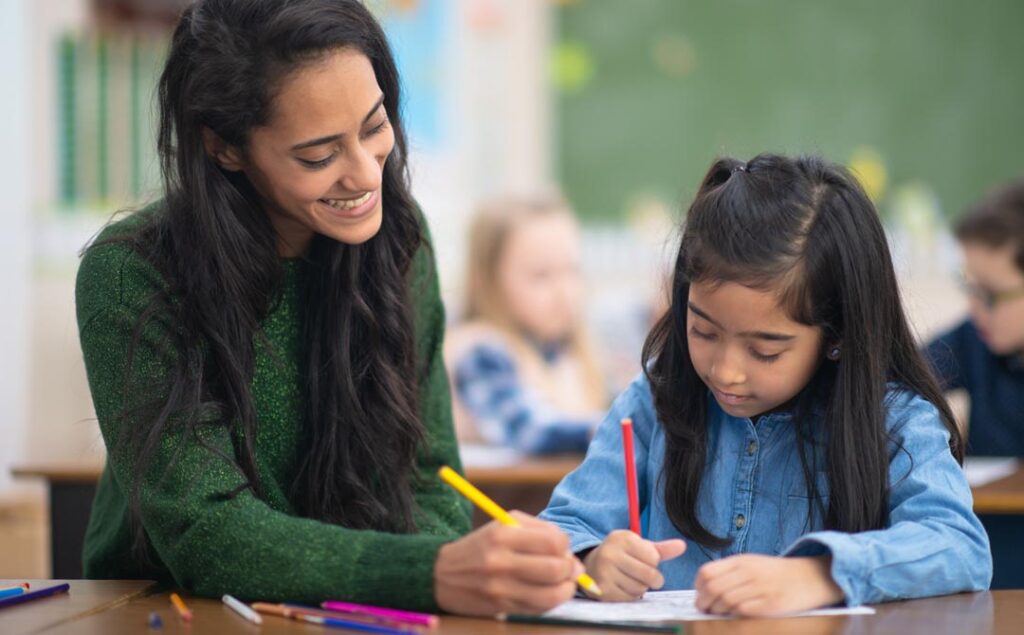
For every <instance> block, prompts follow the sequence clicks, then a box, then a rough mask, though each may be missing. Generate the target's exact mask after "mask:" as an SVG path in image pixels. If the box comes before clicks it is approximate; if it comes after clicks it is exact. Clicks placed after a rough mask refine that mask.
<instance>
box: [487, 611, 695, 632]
mask: <svg viewBox="0 0 1024 635" xmlns="http://www.w3.org/2000/svg"><path fill="white" fill-rule="evenodd" d="M502 619H504V620H505V621H506V622H511V623H515V624H546V625H550V626H580V627H583V628H594V629H597V628H603V629H608V630H613V631H642V632H647V633H682V632H683V627H682V626H672V625H662V624H644V623H643V622H591V621H589V620H570V619H565V618H563V617H544V616H543V615H506V616H504V617H503V618H502Z"/></svg>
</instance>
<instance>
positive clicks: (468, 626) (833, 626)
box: [0, 581, 1024, 635]
mask: <svg viewBox="0 0 1024 635" xmlns="http://www.w3.org/2000/svg"><path fill="white" fill-rule="evenodd" d="M112 584H113V585H117V584H124V583H110V582H105V581H81V582H78V583H76V586H75V588H74V589H73V590H72V593H73V595H79V596H84V595H86V594H88V593H91V594H93V596H96V595H99V594H104V593H105V594H107V595H113V594H114V593H113V592H111V591H106V590H104V587H107V586H109V585H112ZM168 597H169V594H168V593H166V592H160V593H154V594H149V595H145V594H137V595H136V596H135V597H133V598H131V599H130V600H129V601H126V602H122V603H120V604H119V605H116V606H109V607H105V608H104V609H103V610H96V611H94V612H92V614H90V615H81V616H78V617H76V618H75V619H73V620H71V621H65V622H62V623H53V622H45V621H44V622H39V623H43V624H44V627H43V628H44V629H45V630H43V631H41V632H45V633H47V634H51V633H68V634H70V633H76V634H81V635H89V634H92V633H96V634H101V633H102V634H104V635H107V634H113V635H117V634H119V633H139V632H144V631H145V629H146V623H147V619H148V616H149V613H150V612H151V611H156V612H157V613H159V614H160V617H161V619H162V620H163V629H162V630H161V631H160V632H162V633H167V634H168V635H170V634H173V633H188V634H190V635H191V634H195V635H199V634H201V633H231V632H237V633H263V634H268V635H269V634H277V633H282V634H284V633H335V632H337V633H341V632H345V631H342V630H338V629H330V628H322V627H318V626H315V625H310V624H303V623H299V622H294V621H291V620H285V619H282V618H277V617H272V616H266V617H265V618H264V623H263V625H262V626H256V625H254V624H250V623H248V622H246V621H245V620H243V619H241V618H240V617H239V616H237V615H236V614H234V613H233V612H231V611H230V610H229V609H228V608H227V607H225V606H223V605H222V604H221V603H220V602H219V601H216V600H208V599H196V598H190V597H187V596H186V598H185V601H186V602H187V603H188V605H189V608H190V609H192V613H193V615H194V617H193V620H192V623H191V624H190V625H188V624H185V623H184V622H182V621H181V620H180V619H179V618H178V616H177V614H176V613H175V612H174V610H173V609H172V608H171V605H170V601H169V599H168ZM45 602H46V601H40V602H37V603H34V604H33V605H30V607H29V608H28V610H27V611H25V613H26V614H29V613H35V614H43V615H46V614H49V613H50V609H49V608H48V607H47V606H46V604H45ZM876 610H877V611H878V613H877V614H876V615H853V616H837V617H818V618H796V619H775V620H729V621H712V622H689V623H687V627H686V633H687V635H748V634H754V633H758V634H761V633H767V634H769V635H771V634H774V633H787V634H789V633H836V634H839V633H842V634H852V633H857V634H863V635H873V634H875V633H927V634H928V635H944V634H946V633H950V634H953V633H955V634H957V635H960V634H961V633H972V634H978V635H986V634H991V635H1010V634H1011V633H1014V634H1016V633H1019V632H1020V624H1021V622H1022V620H1024V591H992V592H989V593H971V594H961V595H952V596H947V597H941V598H929V599H925V600H915V601H912V602H897V603H891V604H882V605H878V606H877V607H876ZM4 617H5V616H4V614H3V613H0V628H3V630H4V632H5V633H6V632H9V631H8V629H7V628H6V627H7V623H6V622H5V621H4ZM45 624H49V626H45ZM14 632H21V631H14ZM424 632H429V633H430V635H525V634H527V633H550V634H551V635H605V634H609V635H610V634H612V633H616V632H618V633H623V634H628V633H629V632H628V631H608V630H598V629H585V628H582V629H581V628H555V627H538V626H529V625H514V624H504V623H501V622H497V621H494V620H486V619H471V618H462V617H444V618H442V620H441V625H440V626H439V627H438V628H437V629H435V630H433V631H424Z"/></svg>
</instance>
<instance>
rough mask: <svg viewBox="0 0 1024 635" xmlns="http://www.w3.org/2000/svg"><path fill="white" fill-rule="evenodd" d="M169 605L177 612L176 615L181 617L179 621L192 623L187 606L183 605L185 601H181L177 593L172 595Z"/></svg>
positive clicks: (190, 613)
mask: <svg viewBox="0 0 1024 635" xmlns="http://www.w3.org/2000/svg"><path fill="white" fill-rule="evenodd" d="M171 604H173V605H174V609H175V610H176V611H178V615H180V616H181V619H183V620H185V621H186V622H191V621H192V611H190V610H189V608H188V606H187V605H186V604H185V601H184V600H182V599H181V596H180V595H178V594H177V593H172V594H171Z"/></svg>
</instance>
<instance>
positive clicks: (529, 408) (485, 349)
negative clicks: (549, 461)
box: [452, 342, 600, 454]
mask: <svg viewBox="0 0 1024 635" xmlns="http://www.w3.org/2000/svg"><path fill="white" fill-rule="evenodd" d="M452 374H453V383H454V387H455V394H456V396H457V397H458V399H459V400H460V401H461V402H462V405H463V407H464V408H465V409H466V411H467V412H468V413H469V415H470V417H471V418H472V419H473V422H474V423H475V424H476V427H477V430H478V431H479V432H480V435H481V436H482V437H483V438H484V439H485V440H486V441H487V442H488V443H491V444H493V445H503V446H507V447H512V448H515V449H517V450H519V451H521V452H525V453H529V454H553V453H558V452H583V451H585V450H586V449H587V445H588V444H589V442H590V437H591V434H592V433H593V430H594V429H595V428H596V427H597V423H598V422H599V421H600V413H595V414H594V416H593V417H583V416H580V415H573V414H569V413H567V412H564V411H562V410H559V409H558V408H556V407H555V406H553V405H552V404H551V403H549V402H548V401H547V400H546V399H545V398H544V397H543V396H542V395H540V394H539V393H538V391H536V390H533V389H531V387H530V386H527V385H525V384H524V383H523V382H522V379H521V378H520V377H519V375H518V373H517V372H516V365H515V360H514V359H513V358H512V355H511V354H510V353H509V351H508V350H507V349H506V348H505V347H504V346H502V345H501V344H499V343H496V342H483V343H479V344H477V345H475V346H473V347H472V348H470V349H469V350H468V351H467V352H466V353H465V354H463V355H462V356H461V357H460V358H459V359H457V360H456V361H455V363H454V368H453V373H452Z"/></svg>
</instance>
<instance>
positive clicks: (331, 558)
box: [76, 211, 470, 610]
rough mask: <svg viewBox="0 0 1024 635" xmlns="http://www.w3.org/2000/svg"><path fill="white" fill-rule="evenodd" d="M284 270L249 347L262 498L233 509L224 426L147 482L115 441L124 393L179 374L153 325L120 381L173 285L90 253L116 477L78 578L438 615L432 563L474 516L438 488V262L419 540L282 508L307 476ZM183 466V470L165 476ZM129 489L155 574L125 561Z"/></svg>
mask: <svg viewBox="0 0 1024 635" xmlns="http://www.w3.org/2000/svg"><path fill="white" fill-rule="evenodd" d="M149 213H158V212H153V211H144V212H140V213H136V214H134V215H132V216H129V217H127V218H125V219H123V220H121V221H119V222H116V223H114V224H112V225H110V226H109V227H107V229H105V230H104V231H103V233H102V234H101V235H100V240H105V239H108V238H111V237H114V236H119V235H122V234H124V233H127V232H130V231H132V230H133V229H135V228H137V227H138V226H139V224H140V222H142V221H141V220H140V219H142V218H144V215H145V214H149ZM283 264H284V268H285V276H284V283H283V287H282V292H281V297H280V301H279V302H277V303H275V304H274V307H273V308H272V309H271V312H270V314H269V315H268V316H267V317H266V319H265V320H264V321H263V323H262V331H263V335H265V340H264V339H263V338H256V341H257V345H256V351H257V353H256V354H257V356H256V366H255V371H254V376H253V381H252V393H253V398H254V401H255V406H256V410H257V432H256V457H257V469H258V470H259V474H260V478H261V480H262V485H263V489H264V493H263V495H262V498H257V497H256V496H254V495H253V494H252V493H251V491H250V490H245V491H244V492H243V493H242V494H240V495H237V496H234V497H232V496H230V495H229V493H231V492H233V491H235V490H236V488H238V486H239V485H241V484H242V483H243V482H244V479H243V477H242V476H241V475H240V472H239V470H238V469H237V468H236V467H235V466H234V465H233V464H232V462H230V461H228V460H226V459H224V458H222V457H220V456H218V453H217V452H216V451H212V450H211V449H210V448H213V449H215V450H217V451H219V452H222V453H223V454H224V455H226V456H228V457H231V456H234V445H233V443H232V439H231V437H230V435H229V434H228V432H227V430H226V428H225V427H223V426H201V430H202V431H201V432H200V433H198V435H197V436H201V439H197V438H194V437H193V438H186V437H185V436H184V435H181V434H179V433H168V434H167V435H166V436H165V438H163V440H162V442H161V444H160V447H159V448H158V450H157V452H156V455H155V458H154V461H153V462H152V464H151V466H150V467H149V468H148V469H147V470H146V472H145V473H142V474H140V473H139V471H138V469H137V466H136V459H137V457H135V456H134V455H133V454H132V453H131V452H130V451H129V449H128V447H127V446H126V444H125V443H124V442H123V440H122V439H123V435H122V428H123V426H124V425H127V424H124V423H122V421H123V418H121V417H120V416H119V415H120V413H122V412H123V411H124V406H125V405H126V404H125V403H124V399H125V390H124V388H125V381H126V379H127V380H128V381H129V385H131V386H139V385H146V384H148V385H154V383H156V382H154V381H153V380H157V379H159V378H161V377H166V376H167V374H168V373H169V371H170V369H171V368H172V367H173V359H172V358H169V354H168V352H167V350H166V347H164V346H162V344H163V343H164V342H166V340H167V334H166V332H165V331H166V323H165V321H163V322H162V321H160V320H150V321H149V322H148V323H147V327H146V329H145V330H144V332H143V337H142V340H141V341H140V344H139V347H138V350H137V352H136V357H135V360H134V364H133V366H132V371H131V372H132V376H131V377H126V374H125V373H126V369H127V359H126V351H127V350H128V348H129V344H130V342H131V338H132V334H133V328H134V326H135V323H136V320H137V319H138V318H139V316H140V314H141V313H142V311H143V310H144V308H145V307H146V306H147V304H148V302H149V299H150V297H151V296H152V294H153V293H154V292H156V291H158V290H160V289H162V288H163V287H164V285H165V281H164V280H163V279H162V278H161V276H160V275H159V274H158V273H157V271H156V270H155V268H154V267H152V266H151V265H150V264H149V263H148V262H147V261H146V260H145V259H144V258H143V257H142V256H140V255H139V254H138V253H137V252H136V251H134V250H133V249H132V248H131V247H130V246H129V245H128V244H127V243H124V242H120V243H113V244H103V245H100V246H97V247H93V248H91V249H89V250H88V252H87V253H86V255H85V257H84V258H83V259H82V263H81V267H80V269H79V271H78V279H77V287H76V301H77V313H78V329H79V337H80V338H81V343H82V353H83V355H84V357H85V365H86V370H87V371H88V376H89V388H90V390H91V391H92V398H93V403H94V405H95V408H96V415H97V417H98V419H99V424H100V430H101V431H102V434H103V439H104V441H105V442H106V445H107V464H106V468H105V469H104V471H103V475H102V477H101V478H100V481H99V486H98V488H97V491H96V500H95V502H94V504H93V509H92V517H91V518H90V522H89V528H88V532H87V534H86V538H85V547H84V564H85V575H86V577H88V578H108V579H111V578H149V579H157V580H160V581H162V582H165V583H168V584H173V585H177V586H180V587H182V588H184V589H186V590H188V591H190V592H193V593H196V594H198V595H204V596H210V597H219V596H220V595H221V594H224V593H230V594H232V595H235V596H238V597H240V598H244V599H247V600H268V601H293V602H319V601H322V600H326V599H331V598H339V599H345V600H350V601H354V602H363V603H372V604H383V605H388V606H396V607H406V608H411V609H428V610H429V609H434V608H436V605H435V601H434V584H433V567H434V561H435V560H436V558H437V552H438V549H439V548H440V547H441V545H443V544H444V543H446V542H449V541H451V540H454V539H456V538H457V537H458V536H460V535H461V534H464V533H465V532H467V531H468V530H469V525H470V515H469V508H468V505H467V504H466V503H465V501H463V500H462V499H461V498H460V497H459V496H458V495H457V494H456V493H455V492H453V491H452V490H451V488H449V487H448V486H447V485H445V484H443V483H442V482H441V481H440V479H439V478H438V477H437V469H438V467H439V466H441V465H443V464H448V465H452V466H455V467H456V469H459V467H458V466H459V463H458V461H459V459H458V454H457V449H456V444H455V438H454V433H453V427H452V420H451V404H450V397H449V392H448V383H447V378H446V376H445V372H444V368H443V365H442V360H441V344H442V338H443V336H444V309H443V306H442V304H441V299H440V294H439V292H438V284H437V277H436V274H435V268H434V266H433V262H432V260H431V254H430V250H428V249H421V250H420V251H419V254H418V255H417V257H416V260H415V263H414V266H413V270H412V274H411V276H410V284H412V285H414V286H413V287H412V288H413V289H416V290H417V291H416V292H413V293H411V294H410V297H412V298H413V301H414V303H415V305H414V316H415V321H416V341H417V349H418V350H417V351H416V353H417V354H418V355H419V356H421V359H423V360H427V363H426V372H425V374H424V375H423V377H422V379H421V382H420V392H419V394H420V409H421V418H422V421H423V424H424V426H425V428H426V431H427V443H426V444H425V446H424V447H423V448H421V450H420V451H419V453H418V468H419V471H420V474H421V475H422V481H423V482H422V484H421V485H419V486H418V487H417V489H416V490H415V492H414V494H415V501H416V505H417V509H418V511H417V513H416V522H417V527H418V529H419V533H416V534H393V533H385V532H377V531H370V530H353V529H347V528H345V527H340V526H337V525H331V524H327V523H323V522H319V521H316V520H311V519H309V518H303V517H301V516H299V515H298V514H297V512H296V507H295V505H294V503H293V501H292V500H291V499H290V498H289V496H288V491H289V487H290V485H291V483H292V481H293V479H294V477H295V474H296V472H297V469H298V465H299V456H298V453H299V439H300V434H301V420H302V389H301V386H302V377H301V372H300V370H299V351H300V349H301V346H300V339H299V338H300V335H299V334H300V324H299V318H298V316H299V287H300V284H299V283H300V281H301V279H302V276H303V275H304V269H305V267H306V266H307V265H305V264H303V263H301V262H299V261H285V262H284V263H283ZM147 396H148V397H153V396H154V395H147ZM129 399H132V398H131V397H129ZM132 425H144V423H142V422H135V423H133V424H132ZM382 442H386V441H385V440H382ZM204 445H205V446H209V447H204ZM178 451H180V455H179V459H178V460H177V461H176V462H173V463H172V462H171V460H170V459H171V457H172V456H173V455H174V453H175V452H178ZM168 466H170V469H169V470H168V469H167V468H168ZM165 472H166V473H165ZM136 479H142V496H141V498H142V501H141V502H142V523H143V527H144V529H145V532H146V537H147V539H148V542H149V544H150V546H151V551H152V552H153V553H154V554H155V556H156V559H155V562H154V563H153V564H152V565H149V566H143V565H141V564H139V563H137V562H136V561H135V560H134V559H133V558H132V556H131V544H132V534H131V531H130V526H129V514H128V496H129V494H130V492H131V487H132V484H133V482H134V481H135V480H136Z"/></svg>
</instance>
